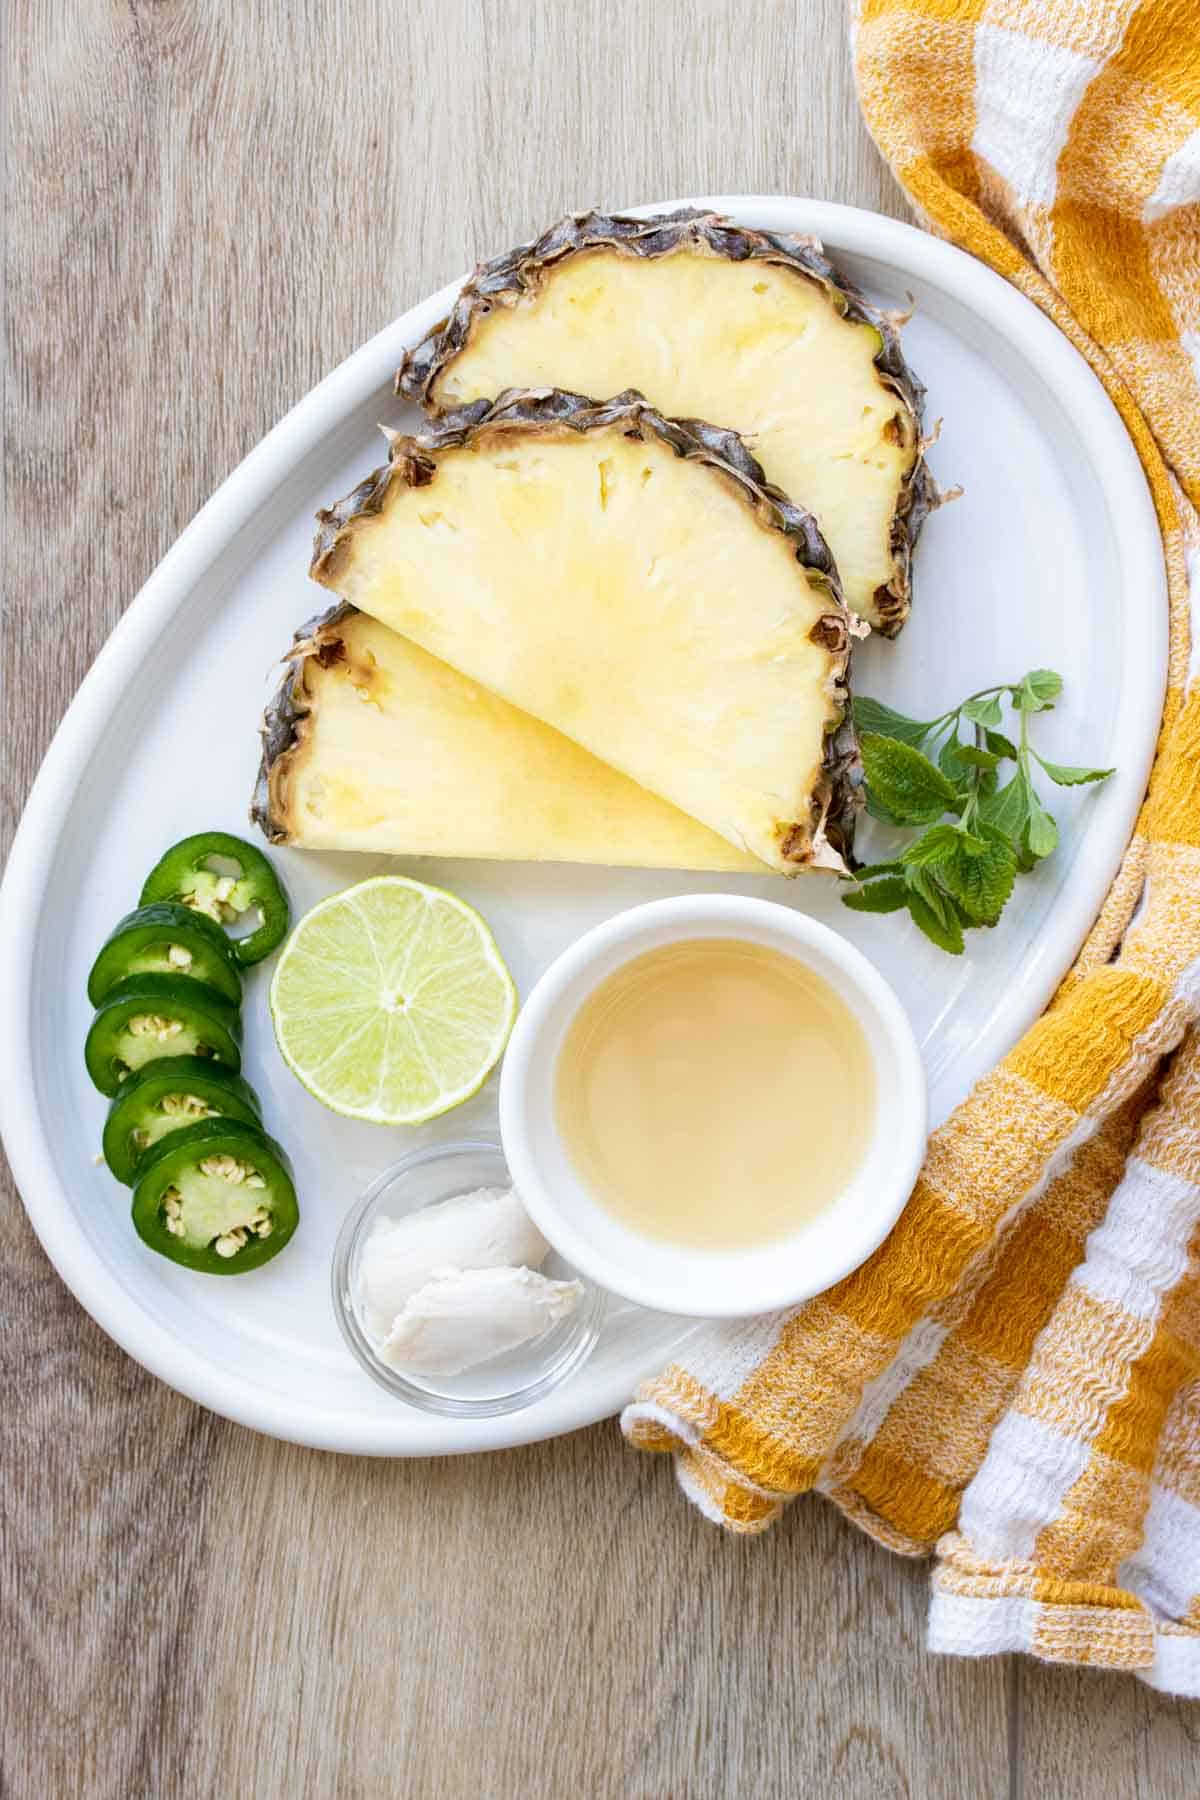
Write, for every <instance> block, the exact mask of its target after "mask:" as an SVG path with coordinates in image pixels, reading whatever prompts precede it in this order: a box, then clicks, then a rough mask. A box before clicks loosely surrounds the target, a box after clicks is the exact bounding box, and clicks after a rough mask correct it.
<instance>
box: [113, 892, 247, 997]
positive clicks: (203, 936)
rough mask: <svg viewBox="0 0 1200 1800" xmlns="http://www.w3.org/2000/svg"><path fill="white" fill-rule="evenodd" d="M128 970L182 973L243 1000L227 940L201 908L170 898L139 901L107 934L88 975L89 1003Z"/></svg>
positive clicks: (222, 992)
mask: <svg viewBox="0 0 1200 1800" xmlns="http://www.w3.org/2000/svg"><path fill="white" fill-rule="evenodd" d="M130 975H186V976H188V977H190V978H191V979H192V980H193V981H204V982H207V984H208V986H209V987H211V988H216V990H217V992H218V993H219V994H221V995H222V996H223V997H224V998H225V999H226V1000H228V1001H229V1002H230V1004H231V1005H233V1006H238V1005H240V1004H241V999H242V977H241V971H240V970H239V968H238V962H237V957H236V956H235V955H234V953H233V948H232V946H231V944H230V942H229V939H228V938H227V937H226V936H225V933H224V932H223V931H222V930H221V928H220V926H219V925H214V924H213V922H212V920H211V919H207V918H205V916H204V914H203V913H198V912H194V911H192V909H191V908H190V907H187V906H176V905H175V904H174V902H173V901H169V900H165V901H164V900H160V901H157V902H156V903H155V904H154V905H153V906H139V907H138V909H137V911H136V912H131V913H126V915H125V917H124V918H123V919H122V920H121V922H120V924H119V925H117V926H116V927H115V929H114V930H113V931H111V932H110V933H109V935H108V937H107V939H106V940H105V942H104V944H103V946H102V948H101V950H100V954H99V955H98V956H97V958H96V960H95V962H94V963H93V964H92V972H91V974H90V975H89V976H88V999H89V1000H90V1001H91V1003H92V1005H93V1006H99V1004H100V1002H101V1001H102V1000H103V998H104V996H105V995H106V994H108V993H111V991H112V989H113V988H115V987H116V985H117V983H118V981H124V980H125V979H126V978H127V977H128V976H130Z"/></svg>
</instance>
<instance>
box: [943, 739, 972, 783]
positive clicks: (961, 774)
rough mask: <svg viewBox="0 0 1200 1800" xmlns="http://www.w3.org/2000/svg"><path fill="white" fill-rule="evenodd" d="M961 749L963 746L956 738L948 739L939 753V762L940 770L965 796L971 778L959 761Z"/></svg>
mask: <svg viewBox="0 0 1200 1800" xmlns="http://www.w3.org/2000/svg"><path fill="white" fill-rule="evenodd" d="M961 749H962V745H961V744H960V743H959V741H958V739H957V738H956V737H948V738H947V739H946V741H945V743H944V744H943V745H942V747H941V749H940V750H939V751H938V759H937V760H938V768H939V769H940V770H941V771H942V774H943V775H944V776H945V777H946V780H947V781H950V782H953V784H954V786H955V788H956V789H957V790H958V791H959V792H960V793H963V794H965V793H966V792H967V789H968V787H969V786H970V778H969V776H968V775H967V772H966V770H965V769H964V767H963V765H962V763H960V762H959V760H958V753H959V751H960V750H961Z"/></svg>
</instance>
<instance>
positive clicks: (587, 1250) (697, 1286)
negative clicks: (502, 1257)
mask: <svg viewBox="0 0 1200 1800" xmlns="http://www.w3.org/2000/svg"><path fill="white" fill-rule="evenodd" d="M717 937H728V938H738V939H740V940H742V941H743V942H750V943H755V944H762V945H765V946H766V947H767V948H769V949H773V950H780V951H783V952H784V954H785V955H788V956H794V957H796V958H797V959H798V960H799V961H801V962H802V963H804V964H805V965H806V966H807V967H808V968H810V969H812V970H814V971H815V972H816V973H817V974H818V975H821V976H823V977H824V978H825V980H826V981H828V982H829V983H830V984H831V985H832V986H833V987H834V988H836V990H837V991H838V993H839V994H840V995H841V996H842V998H843V1000H844V1001H845V1002H846V1004H847V1005H848V1006H849V1007H850V1010H851V1011H852V1013H853V1014H854V1016H855V1018H856V1019H857V1020H858V1022H859V1024H860V1025H861V1027H862V1029H863V1032H864V1034H865V1036H866V1039H867V1043H868V1045H869V1047H870V1051H871V1056H872V1060H873V1062H874V1066H875V1078H876V1105H875V1122H874V1130H873V1132H872V1136H871V1141H870V1143H869V1145H868V1147H867V1151H866V1154H865V1156H864V1158H863V1162H862V1165H861V1167H860V1168H859V1171H858V1173H857V1175H856V1176H855V1177H854V1180H853V1181H852V1182H851V1183H850V1185H849V1187H847V1189H846V1191H845V1192H844V1193H843V1194H842V1196H841V1197H840V1199H839V1200H837V1201H836V1202H835V1204H834V1205H833V1206H832V1207H830V1208H828V1209H827V1210H826V1211H825V1212H823V1213H822V1214H820V1215H819V1216H818V1217H817V1218H815V1219H812V1220H809V1221H808V1222H807V1223H806V1224H805V1225H804V1226H803V1228H802V1229H801V1230H800V1231H798V1232H796V1233H795V1234H794V1235H792V1236H791V1237H788V1238H785V1239H782V1240H779V1241H776V1242H774V1243H770V1244H764V1245H759V1246H756V1247H755V1248H753V1249H749V1250H737V1251H729V1250H719V1251H706V1250H696V1249H691V1248H688V1247H686V1246H681V1245H676V1244H670V1243H664V1242H662V1241H661V1240H658V1239H655V1238H651V1237H643V1236H641V1235H640V1234H639V1233H638V1232H636V1231H634V1230H631V1229H630V1227H629V1226H627V1225H625V1224H623V1223H622V1222H621V1221H620V1220H618V1219H616V1218H614V1217H613V1216H612V1214H611V1213H609V1212H608V1211H606V1210H605V1209H604V1208H603V1207H602V1206H601V1205H600V1204H599V1203H598V1202H597V1201H596V1200H595V1199H594V1198H593V1197H592V1195H591V1194H590V1193H589V1192H588V1190H587V1188H586V1186H585V1185H584V1183H583V1182H582V1180H581V1179H580V1177H579V1176H578V1175H577V1174H576V1172H575V1170H574V1168H573V1167H572V1164H571V1160H570V1157H569V1155H568V1153H567V1150H566V1148H565V1146H564V1144H563V1141H562V1138H561V1136H560V1134H559V1130H558V1125H557V1120H556V1116H555V1072H556V1068H557V1064H558V1058H559V1053H560V1051H561V1049H562V1045H563V1039H564V1037H565V1035H566V1033H567V1030H568V1028H569V1026H570V1024H571V1021H572V1019H573V1018H574V1017H575V1014H576V1012H577V1011H578V1009H579V1007H580V1005H581V1004H582V1002H583V1001H584V1000H585V999H586V998H587V996H588V994H590V993H591V992H592V990H593V989H594V988H595V987H596V986H597V985H598V984H599V983H600V982H602V981H604V980H605V979H606V978H607V977H608V976H609V975H611V974H612V973H613V971H614V970H616V969H618V968H620V967H621V965H622V964H623V963H626V962H629V961H630V959H631V958H633V957H635V956H641V955H643V954H644V953H645V952H646V951H648V950H655V949H658V948H659V947H660V946H662V945H664V944H672V943H678V942H681V941H686V940H687V939H690V938H717ZM500 1132H501V1136H502V1138H503V1141H504V1153H505V1156H506V1157H507V1158H508V1165H509V1168H510V1170H511V1172H512V1177H513V1181H514V1182H515V1184H516V1188H517V1191H518V1193H519V1194H520V1195H521V1198H522V1200H523V1201H524V1203H525V1205H526V1207H527V1208H528V1210H529V1212H530V1213H531V1215H532V1216H533V1218H534V1220H535V1221H536V1223H537V1225H538V1226H539V1228H540V1229H541V1231H542V1232H543V1233H544V1234H545V1236H546V1237H547V1238H548V1239H549V1240H550V1242H551V1243H552V1244H553V1245H554V1247H555V1249H556V1250H558V1251H559V1253H560V1254H561V1255H562V1256H565V1257H566V1258H567V1259H568V1261H570V1262H572V1263H573V1264H574V1265H575V1267H576V1268H577V1269H579V1270H581V1271H582V1272H583V1273H584V1274H585V1275H589V1276H590V1277H591V1278H592V1280H593V1281H596V1282H599V1283H600V1285H601V1286H603V1287H606V1288H609V1289H611V1290H612V1292H613V1293H616V1294H623V1295H624V1296H625V1298H626V1299H628V1300H634V1301H637V1302H638V1303H639V1304H640V1305H642V1306H651V1307H655V1308H657V1309H658V1310H659V1311H660V1312H673V1313H688V1314H692V1315H698V1316H702V1317H707V1318H737V1317H741V1316H746V1315H750V1314H753V1313H764V1312H773V1311H775V1310H776V1309H777V1308H779V1307H784V1306H790V1305H793V1304H794V1303H795V1302H797V1301H800V1300H806V1299H808V1298H809V1297H810V1296H811V1295H813V1294H819V1293H820V1292H821V1291H822V1290H823V1289H825V1288H828V1287H831V1286H832V1285H833V1283H834V1282H835V1281H840V1280H841V1278H842V1277H843V1276H844V1275H848V1274H849V1273H850V1271H851V1269H856V1268H857V1267H858V1265H859V1264H860V1263H861V1262H864V1261H865V1260H866V1258H867V1257H868V1256H870V1254H871V1252H872V1250H874V1249H876V1248H877V1246H878V1245H879V1244H880V1243H882V1241H883V1239H884V1238H885V1237H886V1236H887V1234H888V1232H889V1231H890V1230H891V1228H892V1226H893V1225H894V1224H895V1222H896V1220H897V1218H898V1217H899V1215H900V1212H901V1209H902V1208H903V1206H904V1203H905V1201H906V1200H907V1198H908V1196H909V1193H910V1191H911V1189H912V1185H913V1182H914V1180H915V1179H916V1175H917V1170H918V1169H919V1168H920V1166H921V1159H922V1156H923V1154H924V1148H925V1134H926V1097H925V1071H924V1067H923V1064H922V1061H921V1054H920V1051H919V1049H918V1047H917V1041H916V1038H915V1037H914V1035H913V1031H912V1027H911V1025H910V1024H909V1022H908V1018H907V1015H906V1014H905V1012H904V1009H903V1007H902V1006H901V1005H900V1002H899V1000H898V999H897V998H896V996H895V994H894V993H893V992H892V989H891V988H890V987H889V986H888V984H887V982H886V981H885V980H884V979H883V977H882V975H880V974H879V972H878V971H877V970H876V969H875V968H873V967H872V965H871V964H870V963H869V962H868V961H867V959H866V957H865V956H863V955H862V954H861V953H860V952H859V951H857V950H855V949H854V948H853V946H852V945H850V944H848V943H847V942H846V941H845V939H844V938H840V937H839V936H838V935H837V933H836V932H834V931H830V929H829V928H828V926H826V925H820V924H818V923H817V921H816V920H815V919H811V918H808V917H806V916H805V915H804V914H803V913H798V912H793V911H792V909H791V908H790V907H788V906H780V905H778V904H777V903H776V902H775V901H772V900H753V899H748V898H745V897H743V896H741V895H738V894H692V895H682V896H680V897H678V898H675V899H670V900H656V901H652V902H651V903H650V904H649V905H648V906H635V907H632V908H631V909H630V910H629V911H628V912H623V913H618V915H617V917H616V918H614V919H609V920H607V921H606V922H605V923H604V924H603V925H598V926H597V927H596V929H595V930H594V931H589V932H587V933H586V935H585V936H583V937H581V938H580V939H579V940H578V941H577V942H576V943H574V944H573V945H572V946H571V948H570V949H569V950H567V951H565V952H564V954H563V955H562V956H560V957H559V958H558V960H557V961H556V962H554V963H552V964H551V966H550V968H549V969H547V971H546V973H545V974H544V975H543V976H542V978H541V980H540V981H539V982H538V983H537V986H536V987H535V988H534V990H533V992H532V993H531V994H530V996H529V998H528V1000H527V1001H526V1002H525V1005H524V1007H523V1008H522V1010H521V1013H520V1015H519V1017H518V1019H517V1024H516V1029H515V1030H514V1032H513V1035H512V1039H511V1041H510V1043H509V1046H508V1050H507V1052H506V1054H505V1059H504V1068H503V1073H502V1075H501V1080H500ZM798 1148H799V1147H798V1146H787V1145H781V1147H780V1158H781V1167H786V1165H787V1159H788V1158H789V1157H790V1156H792V1155H794V1154H796V1153H797V1152H798Z"/></svg>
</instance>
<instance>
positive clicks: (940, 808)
mask: <svg viewBox="0 0 1200 1800" xmlns="http://www.w3.org/2000/svg"><path fill="white" fill-rule="evenodd" d="M1062 685H1063V684H1062V676H1061V675H1058V674H1056V673H1055V671H1054V670H1053V669H1031V670H1030V672H1029V674H1027V675H1023V676H1022V677H1021V679H1020V681H1012V682H1001V683H999V684H998V685H997V686H996V687H990V688H982V689H981V690H980V691H979V693H977V694H971V695H969V696H968V697H967V699H965V700H964V701H962V702H961V704H960V705H958V706H956V707H953V708H952V709H951V710H950V711H949V712H945V713H941V714H939V716H938V717H937V718H936V719H910V718H908V717H907V715H906V714H904V713H901V712H897V711H896V710H895V708H894V707H891V706H885V705H884V704H883V703H882V701H879V700H870V699H867V698H861V699H855V701H854V703H853V704H854V722H855V724H856V725H857V727H858V731H859V742H860V744H861V747H862V759H863V770H864V774H865V776H866V796H867V810H868V811H869V812H870V813H871V814H872V815H873V817H875V818H877V819H881V820H883V821H884V823H886V824H889V825H895V826H900V827H921V828H923V829H922V830H921V834H920V836H919V837H917V838H914V839H913V840H912V842H911V843H909V844H907V845H906V846H905V848H904V849H903V850H902V851H900V852H899V853H898V854H897V856H896V857H895V858H894V859H893V860H892V861H890V862H879V863H872V864H870V865H868V866H867V867H866V868H862V869H859V870H858V873H857V877H856V879H857V881H858V884H859V885H858V886H857V887H856V888H855V889H854V890H853V892H851V893H847V894H843V896H842V899H843V900H844V902H845V904H846V905H847V906H849V907H852V908H853V909H854V911H855V912H878V913H883V912H900V911H902V910H905V909H907V911H908V913H909V914H910V916H911V917H912V919H913V920H914V921H915V923H916V924H917V925H918V926H919V927H920V929H921V930H922V931H923V932H924V933H925V936H926V937H927V938H929V939H930V940H931V941H932V942H933V943H935V944H936V945H937V946H938V948H939V949H941V950H945V951H947V952H949V954H950V955H951V956H958V955H960V954H961V953H962V949H963V933H964V932H965V931H973V930H977V929H980V928H982V927H990V926H992V925H995V924H996V923H997V921H998V920H999V918H1000V915H1001V913H1002V912H1003V911H1004V908H1005V906H1006V905H1007V903H1008V898H1009V895H1010V894H1011V893H1012V890H1013V884H1014V882H1015V880H1016V878H1017V876H1018V875H1019V874H1028V873H1029V871H1030V870H1031V869H1034V868H1036V867H1037V864H1038V863H1039V862H1041V861H1043V860H1044V859H1045V858H1046V857H1047V856H1050V855H1051V854H1052V853H1053V851H1054V850H1055V848H1056V847H1057V844H1058V826H1057V824H1056V823H1055V821H1054V818H1053V816H1052V815H1051V814H1050V813H1049V812H1047V811H1046V808H1045V807H1044V806H1043V804H1042V800H1041V797H1040V795H1039V794H1038V791H1037V788H1036V786H1035V785H1034V773H1035V765H1036V767H1037V768H1038V769H1040V770H1041V771H1042V773H1043V774H1044V775H1047V776H1048V777H1049V778H1050V780H1051V781H1052V782H1054V783H1055V784H1056V786H1058V787H1079V786H1082V785H1083V784H1084V783H1087V782H1095V781H1104V780H1106V779H1107V778H1108V776H1110V775H1111V774H1112V773H1113V771H1112V770H1111V769H1091V768H1080V767H1076V766H1075V765H1073V764H1069V763H1055V762H1050V761H1048V760H1047V758H1045V757H1043V756H1039V755H1038V753H1037V751H1036V750H1035V749H1034V748H1033V745H1032V744H1031V743H1030V741H1029V722H1030V719H1031V718H1032V717H1033V715H1034V714H1035V713H1040V712H1050V711H1052V710H1053V707H1054V702H1055V701H1056V700H1057V699H1058V696H1059V695H1060V694H1061V693H1062ZM1006 704H1007V705H1008V707H1009V708H1010V709H1011V710H1012V711H1013V712H1014V713H1015V714H1016V715H1017V719H1018V723H1019V729H1018V731H1017V735H1016V741H1015V742H1014V740H1013V738H1012V737H1011V736H1007V735H1006V734H1005V733H1004V732H1003V731H1001V730H1000V726H1001V725H1002V724H1003V723H1004V706H1005V705H1006ZM1006 763H1010V764H1012V765H1013V769H1012V773H1011V775H1009V776H1008V779H1004V774H1005V771H1004V765H1005V764H1006ZM947 815H950V816H949V817H947Z"/></svg>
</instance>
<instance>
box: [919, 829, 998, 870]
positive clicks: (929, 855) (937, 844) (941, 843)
mask: <svg viewBox="0 0 1200 1800" xmlns="http://www.w3.org/2000/svg"><path fill="white" fill-rule="evenodd" d="M968 845H970V846H972V848H973V850H974V851H975V852H976V853H977V852H978V851H981V850H986V849H987V845H986V844H985V843H984V842H983V839H982V838H976V837H972V836H971V834H970V833H969V832H966V831H962V830H960V828H959V827H958V826H957V825H931V826H930V827H929V830H928V831H923V832H922V833H921V835H920V837H919V838H918V839H917V841H916V843H915V844H910V845H909V846H908V849H907V850H905V851H904V853H903V855H902V856H901V858H900V860H901V862H902V863H903V864H905V866H906V867H908V868H910V869H928V868H933V867H936V866H937V865H938V864H939V863H944V862H946V861H948V860H949V859H950V858H951V857H954V856H957V855H958V853H959V851H960V850H965V849H966V848H967V846H968Z"/></svg>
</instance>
